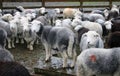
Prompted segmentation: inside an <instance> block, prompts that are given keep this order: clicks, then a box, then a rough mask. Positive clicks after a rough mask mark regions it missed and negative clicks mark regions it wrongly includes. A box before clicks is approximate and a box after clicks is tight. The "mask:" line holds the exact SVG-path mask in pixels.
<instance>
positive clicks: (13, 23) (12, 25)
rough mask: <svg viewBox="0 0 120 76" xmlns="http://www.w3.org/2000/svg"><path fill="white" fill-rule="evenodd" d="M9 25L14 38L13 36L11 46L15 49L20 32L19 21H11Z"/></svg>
mask: <svg viewBox="0 0 120 76" xmlns="http://www.w3.org/2000/svg"><path fill="white" fill-rule="evenodd" d="M9 25H10V30H11V32H12V36H11V45H12V47H13V48H15V43H14V41H15V38H17V34H18V33H17V32H18V26H17V25H18V20H17V19H13V20H11V21H9Z"/></svg>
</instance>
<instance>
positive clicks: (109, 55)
mask: <svg viewBox="0 0 120 76" xmlns="http://www.w3.org/2000/svg"><path fill="white" fill-rule="evenodd" d="M76 64H77V72H76V74H77V76H120V48H112V49H103V48H90V49H86V50H84V51H83V52H82V53H81V54H80V55H79V56H78V57H77V63H76Z"/></svg>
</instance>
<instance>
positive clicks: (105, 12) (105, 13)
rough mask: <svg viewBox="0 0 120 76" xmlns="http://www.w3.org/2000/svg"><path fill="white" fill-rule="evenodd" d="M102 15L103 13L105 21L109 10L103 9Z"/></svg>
mask: <svg viewBox="0 0 120 76" xmlns="http://www.w3.org/2000/svg"><path fill="white" fill-rule="evenodd" d="M103 13H104V16H105V19H107V17H108V15H109V10H107V9H105V10H104V11H103Z"/></svg>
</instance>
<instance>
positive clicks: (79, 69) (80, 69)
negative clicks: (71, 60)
mask: <svg viewBox="0 0 120 76" xmlns="http://www.w3.org/2000/svg"><path fill="white" fill-rule="evenodd" d="M76 74H77V76H85V75H84V69H83V67H82V65H81V64H80V63H79V62H77V71H76Z"/></svg>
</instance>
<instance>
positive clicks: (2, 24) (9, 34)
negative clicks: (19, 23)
mask: <svg viewBox="0 0 120 76" xmlns="http://www.w3.org/2000/svg"><path fill="white" fill-rule="evenodd" d="M0 28H3V29H4V30H5V31H6V32H7V42H8V45H7V47H8V48H9V49H10V48H12V47H14V46H12V45H11V38H12V34H13V32H12V31H11V29H10V24H8V22H5V21H3V20H0Z"/></svg>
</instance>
